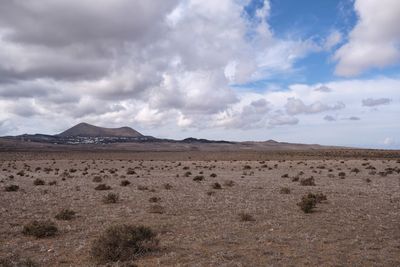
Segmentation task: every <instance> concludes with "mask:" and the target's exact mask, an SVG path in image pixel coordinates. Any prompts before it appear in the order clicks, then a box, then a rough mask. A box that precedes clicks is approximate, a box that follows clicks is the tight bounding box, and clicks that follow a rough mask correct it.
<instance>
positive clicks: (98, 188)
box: [94, 184, 111, 191]
mask: <svg viewBox="0 0 400 267" xmlns="http://www.w3.org/2000/svg"><path fill="white" fill-rule="evenodd" d="M110 189H111V186H109V185H106V184H99V185H98V186H96V187H95V188H94V190H101V191H104V190H110Z"/></svg>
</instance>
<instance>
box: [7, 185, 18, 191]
mask: <svg viewBox="0 0 400 267" xmlns="http://www.w3.org/2000/svg"><path fill="white" fill-rule="evenodd" d="M4 190H5V191H6V192H16V191H18V190H19V186H18V185H15V184H12V185H8V186H6V187H4Z"/></svg>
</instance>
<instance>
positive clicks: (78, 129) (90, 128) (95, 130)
mask: <svg viewBox="0 0 400 267" xmlns="http://www.w3.org/2000/svg"><path fill="white" fill-rule="evenodd" d="M56 136H59V137H78V136H79V137H142V136H143V135H142V134H141V133H139V132H138V131H136V130H134V129H132V128H130V127H127V126H124V127H119V128H106V127H99V126H95V125H91V124H89V123H86V122H81V123H79V124H77V125H75V126H72V127H71V128H69V129H67V130H65V131H64V132H62V133H59V134H57V135H56Z"/></svg>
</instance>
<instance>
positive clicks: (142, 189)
mask: <svg viewBox="0 0 400 267" xmlns="http://www.w3.org/2000/svg"><path fill="white" fill-rule="evenodd" d="M137 189H138V190H140V191H145V190H149V188H148V187H147V186H144V185H138V187H137Z"/></svg>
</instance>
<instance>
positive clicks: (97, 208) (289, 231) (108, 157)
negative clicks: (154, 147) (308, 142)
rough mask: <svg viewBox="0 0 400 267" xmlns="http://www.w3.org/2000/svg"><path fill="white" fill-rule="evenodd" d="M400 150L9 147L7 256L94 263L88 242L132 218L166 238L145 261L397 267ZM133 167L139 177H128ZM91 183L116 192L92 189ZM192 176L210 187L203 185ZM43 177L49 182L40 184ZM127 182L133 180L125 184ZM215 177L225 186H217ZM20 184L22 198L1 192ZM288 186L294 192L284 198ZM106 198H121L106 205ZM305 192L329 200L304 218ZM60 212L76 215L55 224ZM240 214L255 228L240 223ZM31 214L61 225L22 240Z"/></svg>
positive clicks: (3, 202) (3, 182)
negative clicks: (310, 182) (52, 232)
mask: <svg viewBox="0 0 400 267" xmlns="http://www.w3.org/2000/svg"><path fill="white" fill-rule="evenodd" d="M399 155H400V153H399V152H398V151H376V150H346V149H341V150H339V149H334V150H318V151H309V150H308V151H225V152H223V151H217V150H214V151H212V150H211V151H191V150H186V151H180V152H179V151H162V152H156V151H152V152H143V151H142V152H138V151H136V152H132V151H117V150H112V151H111V150H110V151H101V150H95V151H93V150H90V149H84V150H83V151H78V150H76V151H62V149H61V151H55V150H54V149H49V150H46V149H44V150H43V151H42V152H35V151H34V150H32V149H29V150H28V151H4V150H3V152H0V214H1V218H0V259H2V258H6V257H9V256H12V255H14V257H24V258H30V259H32V260H34V261H35V262H37V263H38V264H39V265H40V266H96V264H95V263H94V261H93V259H91V257H90V253H89V251H90V247H91V243H92V241H93V240H94V239H95V238H96V237H97V236H98V235H99V234H100V233H101V232H103V230H104V229H105V228H106V227H107V226H110V225H114V224H120V223H128V224H134V225H139V224H140V225H146V226H149V227H151V228H153V229H154V230H155V231H156V232H157V237H158V239H159V240H160V248H159V249H158V250H157V251H154V252H152V253H150V254H147V255H144V256H143V257H141V258H139V259H137V260H136V261H135V264H137V265H138V266H400V223H399V222H400V190H399V189H400V174H399V172H400V156H399ZM46 168H47V169H46ZM129 168H131V169H134V170H135V173H136V174H127V173H128V169H129ZM374 168H375V169H374ZM356 169H358V170H359V171H360V172H358V173H357V172H356V171H357V170H356ZM22 170H23V172H22V173H21V172H20V171H22ZM352 170H353V172H352ZM19 172H20V173H19ZM186 172H191V175H189V176H188V177H185V175H184V174H185V173H186ZM300 172H304V174H300ZM340 172H344V173H345V174H346V176H345V177H344V179H342V178H341V177H339V173H340ZM17 173H19V174H20V175H18V174H17ZM211 174H216V177H211ZM285 174H288V175H287V176H288V177H285V176H286V175H285ZM95 176H100V177H101V178H102V180H103V181H102V183H105V184H107V185H109V186H111V188H112V189H111V190H109V191H97V190H95V189H94V188H95V187H96V186H97V185H98V183H96V182H93V178H94V177H95ZM195 176H204V180H203V181H200V182H195V181H193V178H194V177H195ZM282 176H284V178H283V177H282ZM296 176H298V177H299V179H300V180H301V179H303V178H309V177H311V176H313V177H314V179H315V183H316V186H302V185H300V182H299V181H294V182H293V181H292V180H293V178H294V177H296ZM12 177H13V178H12ZM36 178H40V179H43V180H44V181H45V183H46V185H42V186H40V185H39V186H35V185H34V184H33V181H34V180H35V179H36ZM122 180H129V181H130V182H131V184H130V185H128V186H126V187H122V186H120V182H121V181H122ZM51 181H56V183H57V184H56V185H49V182H51ZM228 181H233V183H231V184H230V186H229V185H228V184H229V183H227V182H228ZM215 182H218V183H220V184H221V185H222V189H220V190H219V189H213V188H212V185H213V184H214V183H215ZM167 183H168V184H170V185H171V186H172V188H171V189H166V187H165V184H167ZM12 184H15V185H18V186H19V187H20V189H19V191H17V192H5V190H4V188H5V187H6V186H9V185H12ZM146 187H147V189H146ZM284 187H287V188H289V189H290V193H289V194H281V189H282V188H284ZM143 189H145V190H143ZM109 192H114V193H118V194H119V196H120V201H119V202H117V203H115V204H104V203H103V202H102V198H103V197H104V196H105V195H106V194H108V193H109ZM309 192H312V193H319V192H320V193H323V194H325V195H326V196H327V201H324V202H322V203H320V204H317V207H316V209H315V211H314V212H312V213H309V214H306V213H304V212H303V211H302V210H301V209H300V208H299V207H298V206H297V203H298V202H299V201H300V200H301V198H302V196H303V195H305V194H307V193H309ZM152 197H158V198H160V199H161V200H160V201H159V202H158V203H157V204H158V205H161V206H162V208H163V211H162V213H151V212H150V211H151V210H150V209H151V207H152V206H153V205H155V204H154V203H150V202H149V199H150V198H152ZM63 208H69V209H71V210H74V211H75V212H76V213H77V216H76V218H74V219H73V220H71V221H59V220H56V219H55V218H54V216H55V215H56V214H57V213H58V212H59V211H60V210H61V209H63ZM240 213H247V214H249V215H251V216H252V217H254V219H255V221H241V219H240V216H239V215H240ZM34 219H37V220H43V219H44V220H46V219H50V220H52V221H54V222H55V223H56V225H57V227H58V229H59V232H58V234H57V235H56V236H54V237H49V238H44V239H36V238H34V237H29V236H25V235H23V234H22V233H21V231H22V229H23V226H24V225H25V224H27V223H28V222H30V221H31V220H34ZM114 266H122V265H121V264H117V263H115V264H114Z"/></svg>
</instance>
